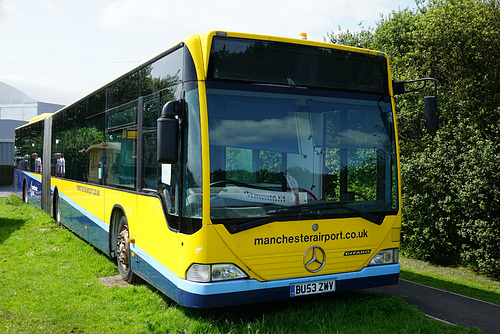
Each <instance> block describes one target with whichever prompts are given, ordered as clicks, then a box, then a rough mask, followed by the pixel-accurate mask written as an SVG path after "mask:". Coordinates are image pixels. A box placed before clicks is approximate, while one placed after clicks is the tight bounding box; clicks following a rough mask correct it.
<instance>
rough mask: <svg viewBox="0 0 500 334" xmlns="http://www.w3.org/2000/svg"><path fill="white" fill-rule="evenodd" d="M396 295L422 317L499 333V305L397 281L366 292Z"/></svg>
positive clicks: (485, 331) (489, 332) (492, 333)
mask: <svg viewBox="0 0 500 334" xmlns="http://www.w3.org/2000/svg"><path fill="white" fill-rule="evenodd" d="M366 290H367V291H373V292H380V293H385V294H388V295H391V296H399V297H401V298H402V299H403V300H404V301H406V302H407V303H408V304H410V305H414V306H416V307H417V308H418V309H419V310H421V311H422V312H424V313H425V314H427V315H429V316H431V317H434V318H437V319H439V320H442V321H446V322H449V323H452V324H458V325H462V326H468V327H476V328H478V329H480V330H482V331H483V332H484V333H487V334H500V306H499V305H495V304H491V303H487V302H483V301H480V300H477V299H474V298H469V297H464V296H460V295H457V294H454V293H451V292H446V291H443V290H439V289H435V288H431V287H428V286H425V285H421V284H418V283H413V282H410V281H407V280H403V279H400V280H399V284H398V285H391V286H385V287H379V288H372V289H366Z"/></svg>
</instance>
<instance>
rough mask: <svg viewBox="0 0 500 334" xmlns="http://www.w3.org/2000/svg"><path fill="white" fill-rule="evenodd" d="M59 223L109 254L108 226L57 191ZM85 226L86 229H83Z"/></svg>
mask: <svg viewBox="0 0 500 334" xmlns="http://www.w3.org/2000/svg"><path fill="white" fill-rule="evenodd" d="M59 204H60V208H61V212H63V214H62V215H61V222H62V223H63V224H64V225H65V226H67V227H68V228H70V229H71V230H73V231H74V232H75V233H76V234H78V235H80V236H81V237H82V238H84V239H85V240H88V241H89V242H91V243H92V244H93V245H94V246H95V247H97V248H99V249H100V250H101V251H103V252H104V253H106V254H109V225H108V224H106V222H104V221H102V220H100V219H99V218H97V217H96V216H95V215H93V214H92V213H90V212H89V211H87V210H86V209H85V208H83V207H82V206H81V205H79V204H78V203H76V202H75V201H73V200H72V199H71V198H69V197H68V196H66V195H65V194H64V193H62V192H61V191H60V190H59ZM85 226H87V229H85Z"/></svg>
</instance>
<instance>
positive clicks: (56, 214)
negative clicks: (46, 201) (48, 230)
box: [52, 190, 61, 227]
mask: <svg viewBox="0 0 500 334" xmlns="http://www.w3.org/2000/svg"><path fill="white" fill-rule="evenodd" d="M52 205H53V209H52V217H53V218H54V220H55V221H56V223H57V227H61V207H60V204H59V191H57V190H56V191H55V192H54V198H53V203H52Z"/></svg>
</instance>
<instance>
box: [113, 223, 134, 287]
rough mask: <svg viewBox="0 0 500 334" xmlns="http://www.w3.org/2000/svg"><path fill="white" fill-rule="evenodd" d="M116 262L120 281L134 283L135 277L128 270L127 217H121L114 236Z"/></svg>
mask: <svg viewBox="0 0 500 334" xmlns="http://www.w3.org/2000/svg"><path fill="white" fill-rule="evenodd" d="M116 262H117V263H118V269H119V271H120V276H121V277H122V279H123V280H124V281H126V282H128V283H134V282H135V279H136V275H135V274H134V272H133V271H132V269H131V268H130V244H129V233H128V223H127V217H125V216H121V217H120V222H119V223H118V234H117V236H116Z"/></svg>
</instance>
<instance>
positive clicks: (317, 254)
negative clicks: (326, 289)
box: [304, 246, 326, 273]
mask: <svg viewBox="0 0 500 334" xmlns="http://www.w3.org/2000/svg"><path fill="white" fill-rule="evenodd" d="M325 261H326V254H325V251H324V250H323V248H321V247H318V246H312V247H311V248H309V249H308V250H306V252H305V254H304V267H305V268H306V270H307V271H309V272H311V273H317V272H318V271H320V270H321V268H323V266H324V265H325Z"/></svg>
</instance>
